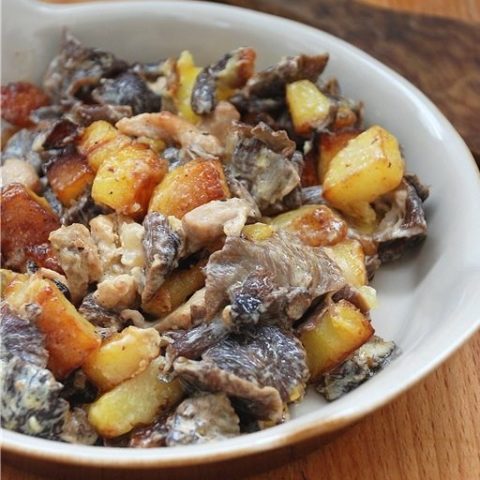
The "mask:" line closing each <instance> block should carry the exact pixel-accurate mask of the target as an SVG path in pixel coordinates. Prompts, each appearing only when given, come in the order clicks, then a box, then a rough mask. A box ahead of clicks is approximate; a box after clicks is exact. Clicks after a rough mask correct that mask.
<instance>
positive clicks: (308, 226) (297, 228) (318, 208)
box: [271, 205, 348, 247]
mask: <svg viewBox="0 0 480 480" xmlns="http://www.w3.org/2000/svg"><path fill="white" fill-rule="evenodd" d="M271 225H272V226H273V227H276V228H281V229H282V230H287V231H289V232H292V233H295V234H296V235H298V236H299V237H300V239H301V240H302V242H304V243H306V244H307V245H310V246H311V247H320V246H323V245H334V244H335V243H338V242H340V241H341V240H343V239H344V238H345V236H346V235H347V231H348V226H347V224H346V223H345V222H344V221H343V220H342V219H341V218H340V217H339V216H338V215H335V214H334V213H333V212H332V210H330V208H328V207H327V206H325V205H304V206H303V207H300V208H297V209H296V210H291V211H290V212H286V213H282V214H281V215H278V216H277V217H275V218H274V219H273V220H272V222H271Z"/></svg>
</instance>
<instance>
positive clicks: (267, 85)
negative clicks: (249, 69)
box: [245, 54, 328, 98]
mask: <svg viewBox="0 0 480 480" xmlns="http://www.w3.org/2000/svg"><path fill="white" fill-rule="evenodd" d="M327 62H328V54H320V55H312V56H309V55H298V56H295V57H284V58H282V59H281V60H280V62H279V63H277V64H276V65H273V66H271V67H269V68H267V69H266V70H263V71H261V72H258V73H256V74H255V75H253V77H252V78H250V80H249V81H248V82H247V85H246V87H245V90H246V92H247V94H248V95H251V96H255V97H262V98H268V97H277V96H281V95H283V93H284V88H285V85H286V84H287V83H292V82H296V81H297V80H310V81H312V82H316V80H317V79H318V77H319V75H320V74H321V73H322V72H323V70H324V69H325V66H326V65H327Z"/></svg>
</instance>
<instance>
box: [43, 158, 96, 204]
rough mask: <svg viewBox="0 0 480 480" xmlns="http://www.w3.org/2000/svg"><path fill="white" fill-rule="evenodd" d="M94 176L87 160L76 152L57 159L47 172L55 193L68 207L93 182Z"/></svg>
mask: <svg viewBox="0 0 480 480" xmlns="http://www.w3.org/2000/svg"><path fill="white" fill-rule="evenodd" d="M94 176H95V174H94V173H93V170H92V169H91V168H90V167H89V165H88V162H87V160H86V158H85V157H84V156H83V155H82V154H80V153H78V152H75V151H69V152H66V153H64V154H63V155H60V156H58V157H56V159H55V161H54V162H53V163H52V164H51V165H50V167H49V168H48V172H47V178H48V181H49V183H50V186H51V187H52V190H53V192H54V193H55V195H56V196H57V198H58V199H59V200H60V201H61V202H62V203H63V205H65V206H67V207H68V206H70V205H71V204H72V203H73V202H74V201H75V200H76V199H77V198H78V197H79V196H80V195H81V194H82V193H83V192H84V191H85V189H86V188H87V187H88V186H89V185H90V184H91V183H92V182H93V178H94Z"/></svg>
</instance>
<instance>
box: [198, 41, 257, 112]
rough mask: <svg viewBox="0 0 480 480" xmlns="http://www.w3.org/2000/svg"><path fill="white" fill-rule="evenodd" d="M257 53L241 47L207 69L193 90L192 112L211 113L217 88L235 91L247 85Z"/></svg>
mask: <svg viewBox="0 0 480 480" xmlns="http://www.w3.org/2000/svg"><path fill="white" fill-rule="evenodd" d="M255 57H256V54H255V51H254V50H253V49H252V48H246V47H241V48H237V49H236V50H233V51H231V52H229V53H227V54H226V55H224V56H223V57H222V58H221V59H220V60H219V61H218V62H216V63H212V64H211V65H209V66H208V67H205V68H204V69H203V70H202V71H201V72H200V73H199V75H198V76H197V79H196V81H195V84H194V86H193V90H192V98H191V105H192V110H193V111H194V112H195V113H197V114H198V115H205V114H207V113H211V112H212V111H213V109H214V108H215V105H216V100H217V88H224V89H234V88H240V87H243V86H244V85H245V83H246V82H247V80H248V79H249V78H250V77H251V76H252V74H253V71H254V68H255Z"/></svg>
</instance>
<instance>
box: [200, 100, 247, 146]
mask: <svg viewBox="0 0 480 480" xmlns="http://www.w3.org/2000/svg"><path fill="white" fill-rule="evenodd" d="M239 120H240V113H238V110H237V109H236V108H235V107H234V106H233V105H232V104H231V103H230V102H223V101H222V102H219V103H218V104H217V106H216V107H215V110H214V111H213V112H212V114H211V115H206V116H204V117H202V120H201V122H200V124H199V125H198V128H200V130H202V131H205V132H208V133H210V134H212V135H213V136H214V137H217V138H218V140H220V143H221V144H222V145H224V144H225V140H226V138H227V136H228V133H229V132H230V129H231V128H232V127H233V125H234V122H238V121H239Z"/></svg>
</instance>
